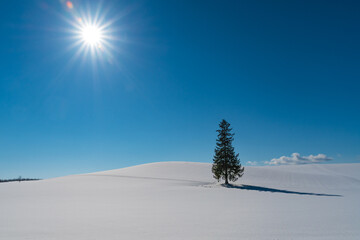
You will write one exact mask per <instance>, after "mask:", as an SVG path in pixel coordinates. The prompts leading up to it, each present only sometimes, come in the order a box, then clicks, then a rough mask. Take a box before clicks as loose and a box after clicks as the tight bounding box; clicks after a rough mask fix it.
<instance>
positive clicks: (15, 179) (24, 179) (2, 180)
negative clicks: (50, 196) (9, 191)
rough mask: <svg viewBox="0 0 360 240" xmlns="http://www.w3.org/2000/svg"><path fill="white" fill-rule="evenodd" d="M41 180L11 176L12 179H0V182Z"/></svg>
mask: <svg viewBox="0 0 360 240" xmlns="http://www.w3.org/2000/svg"><path fill="white" fill-rule="evenodd" d="M38 180H41V179H40V178H22V177H21V176H20V177H18V178H12V179H0V183H3V182H22V181H38Z"/></svg>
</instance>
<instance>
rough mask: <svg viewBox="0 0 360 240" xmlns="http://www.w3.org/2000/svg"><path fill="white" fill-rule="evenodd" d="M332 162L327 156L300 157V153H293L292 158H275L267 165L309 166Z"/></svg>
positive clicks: (267, 162)
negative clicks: (308, 164)
mask: <svg viewBox="0 0 360 240" xmlns="http://www.w3.org/2000/svg"><path fill="white" fill-rule="evenodd" d="M330 160H332V158H329V157H327V156H326V155H325V154H318V155H309V156H300V154H299V153H293V154H291V156H290V157H287V156H282V157H279V158H273V159H271V161H266V162H265V164H270V165H280V164H293V165H294V164H307V163H320V162H327V161H330Z"/></svg>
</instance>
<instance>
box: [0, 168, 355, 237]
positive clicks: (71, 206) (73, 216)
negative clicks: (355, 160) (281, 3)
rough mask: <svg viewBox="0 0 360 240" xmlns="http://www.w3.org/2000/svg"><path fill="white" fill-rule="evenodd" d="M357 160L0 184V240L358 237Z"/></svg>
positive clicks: (143, 170)
mask: <svg viewBox="0 0 360 240" xmlns="http://www.w3.org/2000/svg"><path fill="white" fill-rule="evenodd" d="M359 202H360V164H331V165H330V164H328V165H325V164H322V165H302V166H277V167H276V166H275V167H274V166H272V167H269V166H267V167H246V169H245V175H244V177H243V178H242V179H240V180H239V181H238V182H237V186H234V187H232V188H225V187H222V186H220V185H219V184H217V183H215V182H214V180H213V179H212V175H211V164H207V163H185V162H167V163H152V164H145V165H140V166H135V167H129V168H123V169H118V170H112V171H106V172H98V173H92V174H83V175H74V176H67V177H62V178H55V179H48V180H42V181H37V182H21V183H17V182H13V183H2V184H0V239H6V240H12V239H19V240H20V239H21V240H23V239H34V240H35V239H36V240H42V239H44V240H45V239H46V240H49V239H51V240H53V239H55V240H57V239H59V240H60V239H61V240H64V239H76V240H81V239H86V240H89V239H96V240H99V239H127V240H128V239H147V240H148V239H150V240H152V239H154V240H159V239H360V228H359V224H360V207H359Z"/></svg>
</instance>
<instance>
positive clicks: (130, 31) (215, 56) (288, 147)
mask: <svg viewBox="0 0 360 240" xmlns="http://www.w3.org/2000/svg"><path fill="white" fill-rule="evenodd" d="M359 9H360V4H359V3H358V2H357V1H238V0H235V1H230V0H229V1H226V2H224V1H171V0H170V1H104V2H102V4H99V1H93V2H92V1H73V9H68V8H67V7H66V4H65V2H63V1H50V0H48V1H47V0H36V1H25V0H23V1H20V0H16V1H8V2H6V4H3V5H2V7H1V9H0V29H1V38H0V55H1V58H0V178H11V177H17V176H19V175H21V176H23V177H40V178H48V177H55V176H62V175H68V174H75V173H84V172H93V171H100V170H108V169H114V168H121V167H125V166H130V165H136V164H142V163H148V162H156V161H197V162H212V156H213V150H214V147H215V140H216V129H217V128H218V123H219V122H220V121H221V120H222V119H223V118H224V119H226V120H227V121H229V122H230V123H231V125H232V127H233V130H234V132H235V134H236V135H235V141H234V147H235V150H236V152H238V153H239V154H240V159H241V162H242V163H243V164H245V165H246V164H247V162H248V161H251V162H253V161H256V162H258V164H260V165H261V164H263V163H264V162H265V161H270V160H272V159H274V158H280V157H281V156H289V157H290V156H291V154H293V153H300V154H301V156H309V155H317V154H320V153H321V154H325V155H326V156H327V157H329V158H332V159H333V160H332V161H331V162H333V163H351V162H360V148H359V146H360V124H359V122H360V113H359V112H360V111H359V104H360V94H359V90H360V83H359V79H360V71H359V64H360V58H359V56H360V45H359V42H360V32H359V28H358V26H359V24H360V15H359V14H358V11H359ZM75 11H77V12H82V11H83V12H87V13H88V12H89V13H90V14H91V15H95V13H96V11H98V12H99V14H100V15H103V16H104V17H105V18H104V21H105V22H110V21H111V24H110V25H109V29H110V30H111V36H113V39H112V40H111V41H109V43H110V44H111V46H112V48H111V49H110V48H109V53H107V54H106V55H105V53H104V55H101V54H99V55H96V56H91V55H89V54H88V55H85V52H80V55H79V56H78V57H77V58H75V57H74V56H75V55H76V53H77V51H78V50H79V48H80V46H74V43H75V40H74V33H72V32H71V31H73V30H74V26H73V25H72V24H70V23H69V21H70V22H71V21H73V17H74V12H75ZM75 37H76V36H75Z"/></svg>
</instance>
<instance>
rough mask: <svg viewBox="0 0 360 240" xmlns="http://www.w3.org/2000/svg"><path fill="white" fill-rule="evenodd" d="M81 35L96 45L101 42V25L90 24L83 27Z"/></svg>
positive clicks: (86, 40) (87, 41)
mask: <svg viewBox="0 0 360 240" xmlns="http://www.w3.org/2000/svg"><path fill="white" fill-rule="evenodd" d="M81 37H82V40H83V41H84V42H85V43H87V44H89V45H90V46H94V45H96V44H99V43H101V41H102V38H103V35H102V32H101V29H100V28H99V27H97V26H93V25H88V26H84V27H83V28H82V29H81Z"/></svg>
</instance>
